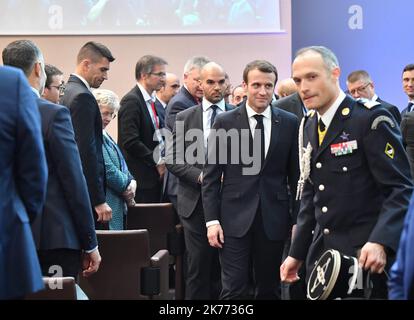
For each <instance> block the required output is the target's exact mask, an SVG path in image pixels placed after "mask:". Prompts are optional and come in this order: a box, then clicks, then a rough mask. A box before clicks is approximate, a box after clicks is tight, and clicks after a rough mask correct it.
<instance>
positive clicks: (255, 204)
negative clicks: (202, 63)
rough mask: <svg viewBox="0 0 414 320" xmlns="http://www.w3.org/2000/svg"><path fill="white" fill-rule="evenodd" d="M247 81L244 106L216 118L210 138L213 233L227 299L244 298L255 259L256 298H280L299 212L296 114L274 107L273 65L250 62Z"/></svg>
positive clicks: (206, 182)
mask: <svg viewBox="0 0 414 320" xmlns="http://www.w3.org/2000/svg"><path fill="white" fill-rule="evenodd" d="M243 81H244V86H245V88H246V89H247V101H246V103H245V104H243V105H241V106H240V107H239V108H237V109H235V110H232V111H229V112H226V113H222V114H220V115H218V116H217V117H216V121H215V124H214V126H213V128H214V129H215V130H214V131H212V132H211V133H210V136H209V151H208V160H207V163H206V165H205V167H204V170H203V185H202V201H203V207H204V215H205V221H206V226H207V236H208V240H209V243H210V245H211V246H213V247H215V248H220V251H219V254H220V262H221V267H222V273H221V277H222V286H223V289H222V292H221V296H220V298H221V299H241V298H244V297H246V295H247V290H248V284H249V283H248V279H249V272H250V270H251V269H250V261H252V266H253V272H254V277H253V278H254V282H255V298H256V299H277V298H279V297H280V280H279V275H278V274H276V273H275V269H276V268H277V267H278V266H279V265H280V263H281V260H282V253H283V247H284V242H285V240H286V238H287V237H288V234H289V228H290V227H289V226H290V221H291V220H293V221H295V220H296V217H295V216H296V212H297V203H295V208H293V210H292V211H290V210H289V207H290V205H289V204H290V203H291V202H290V201H289V193H288V185H289V187H290V190H291V192H292V194H295V190H296V183H297V179H298V176H299V164H298V146H297V134H298V119H297V117H296V116H294V115H292V114H291V113H288V112H286V111H283V110H280V109H277V108H274V107H271V106H270V102H271V101H272V96H273V91H274V87H275V84H276V81H277V71H276V68H275V67H274V66H273V65H272V64H271V63H269V62H267V61H263V60H256V61H253V62H251V63H249V64H248V65H247V66H246V68H245V69H244V72H243ZM223 133H226V134H223ZM215 135H216V136H215ZM214 139H216V141H217V144H216V143H214V141H215V140H214ZM217 145H218V148H217ZM252 150H253V156H251V154H252V153H251V151H252ZM237 157H238V158H237ZM290 212H291V213H292V215H293V216H294V217H292V218H291V217H289V215H290Z"/></svg>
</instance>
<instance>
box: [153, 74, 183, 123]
mask: <svg viewBox="0 0 414 320" xmlns="http://www.w3.org/2000/svg"><path fill="white" fill-rule="evenodd" d="M179 90H180V79H178V77H177V76H176V75H175V74H174V73H169V72H167V75H166V77H165V83H164V85H163V86H162V87H161V88H160V89H159V90H157V95H156V100H155V108H156V110H157V114H158V117H159V119H160V128H164V127H165V108H166V107H167V104H168V103H169V102H170V100H171V98H172V97H174V96H175V95H176V94H177V93H178V91H179Z"/></svg>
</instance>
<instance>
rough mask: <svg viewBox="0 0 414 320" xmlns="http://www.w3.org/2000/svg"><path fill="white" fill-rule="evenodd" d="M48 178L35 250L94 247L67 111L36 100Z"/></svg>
mask: <svg viewBox="0 0 414 320" xmlns="http://www.w3.org/2000/svg"><path fill="white" fill-rule="evenodd" d="M37 104H38V106H39V111H40V116H41V119H42V133H43V141H44V145H45V151H46V159H47V165H48V169H49V179H48V183H47V196H46V202H45V206H44V210H43V214H42V215H40V216H38V217H37V218H36V219H35V220H34V222H33V223H32V231H33V237H34V239H35V242H36V247H37V249H38V250H50V249H62V248H65V249H77V250H80V249H82V250H91V249H93V248H94V247H96V246H97V240H96V235H95V226H94V222H93V215H92V209H91V205H90V201H89V194H88V189H87V185H86V181H85V177H84V175H83V174H82V164H81V160H80V157H79V151H78V147H77V145H76V141H75V135H74V132H73V127H72V122H71V118H70V113H69V110H68V109H67V108H66V107H65V106H60V105H57V104H53V103H51V102H49V101H47V100H44V99H40V98H38V99H37Z"/></svg>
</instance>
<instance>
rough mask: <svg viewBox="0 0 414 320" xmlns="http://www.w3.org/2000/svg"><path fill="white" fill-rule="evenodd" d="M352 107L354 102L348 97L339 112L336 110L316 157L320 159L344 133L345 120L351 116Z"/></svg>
mask: <svg viewBox="0 0 414 320" xmlns="http://www.w3.org/2000/svg"><path fill="white" fill-rule="evenodd" d="M352 107H353V103H352V100H351V99H349V98H348V97H346V98H345V99H344V101H342V103H341V105H340V106H339V108H338V110H336V113H335V115H334V117H333V119H332V122H331V124H330V125H329V127H328V131H327V132H326V136H325V138H324V139H323V142H322V144H321V145H320V147H319V149H318V152H317V154H316V157H319V155H320V154H321V153H322V152H323V151H324V150H325V149H326V148H327V147H328V146H329V145H330V144H331V143H332V141H333V140H334V139H335V138H336V137H337V136H338V135H340V134H341V133H342V132H343V129H344V126H345V123H344V120H345V119H347V118H348V117H349V115H350V114H351V112H352ZM315 118H317V117H316V116H315Z"/></svg>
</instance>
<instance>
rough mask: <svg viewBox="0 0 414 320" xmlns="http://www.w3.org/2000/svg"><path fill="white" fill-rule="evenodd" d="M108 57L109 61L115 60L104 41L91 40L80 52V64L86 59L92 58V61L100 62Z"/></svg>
mask: <svg viewBox="0 0 414 320" xmlns="http://www.w3.org/2000/svg"><path fill="white" fill-rule="evenodd" d="M102 58H106V59H108V61H109V62H112V61H114V60H115V58H114V57H113V56H112V53H111V51H110V50H109V49H108V48H107V47H106V46H105V45H103V44H102V43H98V42H94V41H89V42H87V43H85V44H84V45H83V47H82V48H81V49H80V50H79V53H78V58H77V61H78V64H79V63H81V62H82V61H83V60H85V59H91V60H92V62H98V61H99V60H100V59H102Z"/></svg>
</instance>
